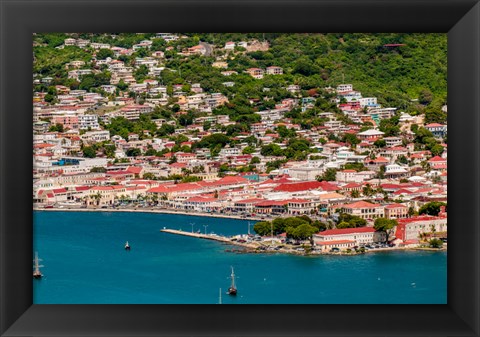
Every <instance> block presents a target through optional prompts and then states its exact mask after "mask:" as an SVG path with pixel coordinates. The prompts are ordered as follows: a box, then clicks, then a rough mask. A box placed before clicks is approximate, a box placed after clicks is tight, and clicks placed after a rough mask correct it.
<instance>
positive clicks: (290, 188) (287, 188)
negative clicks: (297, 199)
mask: <svg viewBox="0 0 480 337" xmlns="http://www.w3.org/2000/svg"><path fill="white" fill-rule="evenodd" d="M321 186H322V184H321V183H320V182H319V181H305V182H299V183H286V184H280V185H278V186H277V187H275V188H274V189H273V190H274V191H275V192H297V191H308V190H315V189H319V188H321Z"/></svg>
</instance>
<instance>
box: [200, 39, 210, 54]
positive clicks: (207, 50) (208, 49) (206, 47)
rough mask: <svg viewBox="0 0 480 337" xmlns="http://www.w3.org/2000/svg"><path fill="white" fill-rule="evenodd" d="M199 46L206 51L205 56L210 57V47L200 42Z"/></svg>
mask: <svg viewBox="0 0 480 337" xmlns="http://www.w3.org/2000/svg"><path fill="white" fill-rule="evenodd" d="M200 45H201V46H203V47H204V48H205V50H206V52H205V56H210V55H211V54H212V51H213V48H212V45H210V44H208V43H206V42H200Z"/></svg>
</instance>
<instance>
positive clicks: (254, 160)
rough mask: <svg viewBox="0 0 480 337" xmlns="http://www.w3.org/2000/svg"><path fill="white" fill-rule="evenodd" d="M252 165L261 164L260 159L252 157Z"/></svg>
mask: <svg viewBox="0 0 480 337" xmlns="http://www.w3.org/2000/svg"><path fill="white" fill-rule="evenodd" d="M250 164H251V165H255V164H260V158H258V157H252V159H251V160H250Z"/></svg>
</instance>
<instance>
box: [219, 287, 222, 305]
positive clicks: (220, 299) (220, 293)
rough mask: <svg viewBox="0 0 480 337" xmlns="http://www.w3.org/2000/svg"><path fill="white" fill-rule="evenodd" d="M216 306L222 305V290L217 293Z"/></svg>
mask: <svg viewBox="0 0 480 337" xmlns="http://www.w3.org/2000/svg"><path fill="white" fill-rule="evenodd" d="M218 304H222V288H220V289H219V291H218Z"/></svg>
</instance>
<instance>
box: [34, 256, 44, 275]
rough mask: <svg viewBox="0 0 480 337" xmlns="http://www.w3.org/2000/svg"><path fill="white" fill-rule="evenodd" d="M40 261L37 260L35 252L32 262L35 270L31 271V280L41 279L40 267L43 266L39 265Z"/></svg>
mask: <svg viewBox="0 0 480 337" xmlns="http://www.w3.org/2000/svg"><path fill="white" fill-rule="evenodd" d="M40 261H42V260H40V259H39V258H38V253H37V252H35V260H33V262H34V263H35V264H34V267H35V270H34V271H33V278H35V279H41V278H42V276H43V275H42V273H41V272H40V267H43V265H40V264H39V262H40Z"/></svg>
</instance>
